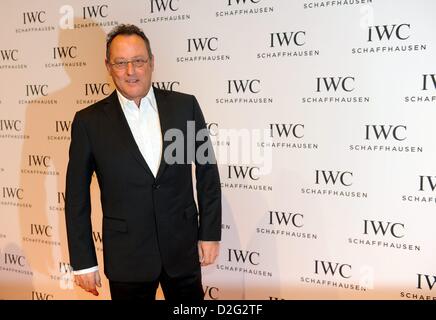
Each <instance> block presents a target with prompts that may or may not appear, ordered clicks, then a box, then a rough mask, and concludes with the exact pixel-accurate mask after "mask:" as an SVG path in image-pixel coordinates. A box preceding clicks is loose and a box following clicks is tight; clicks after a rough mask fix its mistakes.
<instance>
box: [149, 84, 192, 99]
mask: <svg viewBox="0 0 436 320" xmlns="http://www.w3.org/2000/svg"><path fill="white" fill-rule="evenodd" d="M153 90H154V93H155V96H156V99H158V98H159V97H161V98H167V99H170V100H179V101H180V100H182V101H192V99H194V98H195V97H194V95H192V94H189V93H184V92H179V91H174V90H166V89H160V88H156V87H153Z"/></svg>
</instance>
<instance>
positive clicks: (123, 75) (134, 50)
mask: <svg viewBox="0 0 436 320" xmlns="http://www.w3.org/2000/svg"><path fill="white" fill-rule="evenodd" d="M137 59H142V60H145V61H147V62H146V63H145V64H144V65H143V66H141V67H135V66H134V65H133V63H128V64H127V65H126V67H125V68H121V69H120V68H117V67H116V66H114V65H112V64H113V63H117V62H123V61H133V60H137ZM106 67H107V70H108V71H109V74H110V75H111V77H112V79H113V81H114V83H115V86H116V87H117V89H118V91H120V92H121V94H122V95H123V96H124V97H126V98H127V99H129V100H133V101H135V102H136V104H137V105H139V102H140V101H141V98H143V97H145V96H146V95H147V93H148V91H149V90H150V86H151V74H152V73H153V69H154V57H153V56H151V57H149V56H148V51H147V47H146V45H145V42H144V40H143V39H142V38H141V37H139V36H137V35H118V36H116V37H115V38H114V39H113V40H112V43H111V45H110V49H109V61H106Z"/></svg>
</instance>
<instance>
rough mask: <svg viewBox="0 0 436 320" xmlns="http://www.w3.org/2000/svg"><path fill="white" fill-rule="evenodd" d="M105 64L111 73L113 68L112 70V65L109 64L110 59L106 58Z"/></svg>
mask: <svg viewBox="0 0 436 320" xmlns="http://www.w3.org/2000/svg"><path fill="white" fill-rule="evenodd" d="M104 64H105V66H106V69H107V72H109V73H110V72H111V70H110V68H111V65H110V64H109V61H108V60H107V59H104Z"/></svg>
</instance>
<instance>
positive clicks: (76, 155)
mask: <svg viewBox="0 0 436 320" xmlns="http://www.w3.org/2000/svg"><path fill="white" fill-rule="evenodd" d="M94 167H95V165H94V157H93V155H92V149H91V143H90V140H89V137H88V134H87V132H86V128H85V124H84V123H83V120H81V118H80V113H76V115H75V116H74V120H73V123H72V128H71V143H70V150H69V162H68V168H67V176H66V191H65V220H66V227H67V238H68V249H69V254H70V264H71V266H72V267H73V270H80V269H86V268H90V267H93V266H96V265H97V258H96V254H95V247H94V241H93V237H92V224H91V196H90V190H89V187H90V184H91V178H92V174H93V172H94Z"/></svg>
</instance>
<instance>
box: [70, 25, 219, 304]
mask: <svg viewBox="0 0 436 320" xmlns="http://www.w3.org/2000/svg"><path fill="white" fill-rule="evenodd" d="M106 67H107V69H108V72H109V74H110V75H111V77H112V79H113V81H114V83H115V86H116V90H115V91H114V92H113V93H112V94H111V95H110V96H108V97H107V98H105V99H103V100H101V101H99V102H97V103H96V104H94V105H92V106H90V107H88V108H85V109H83V110H81V111H79V112H77V113H76V115H75V117H74V120H73V124H72V133H71V145H70V153H69V155H70V159H69V163H68V170H67V181H66V198H65V202H66V203H65V213H66V224H67V235H68V247H69V254H70V263H71V265H72V267H73V269H74V274H75V282H76V283H77V284H78V285H79V286H81V287H82V288H83V289H85V290H86V291H88V292H91V293H93V294H94V295H98V291H97V288H96V286H101V283H100V276H99V271H98V266H97V259H96V253H95V248H94V242H93V237H92V226H91V203H90V191H89V186H90V182H91V177H92V174H93V173H94V172H95V173H96V176H97V179H98V183H99V187H100V192H101V203H102V209H103V249H104V253H103V256H104V271H105V274H106V276H107V278H108V279H109V284H110V290H111V296H112V299H145V300H154V299H155V294H156V289H157V287H158V285H159V283H160V284H161V287H162V290H163V292H164V295H165V298H166V299H167V300H173V301H174V300H189V301H198V300H202V299H203V296H204V294H203V289H202V284H201V266H206V265H209V264H211V263H213V262H214V261H215V259H216V257H217V256H218V252H219V241H220V240H221V189H220V179H219V174H218V168H217V165H216V161H215V159H214V154H213V149H212V147H211V142H210V137H209V136H208V135H207V133H205V132H207V130H206V124H205V120H204V118H203V115H202V112H201V110H200V107H199V105H198V102H197V100H196V99H195V97H194V96H191V95H187V94H182V93H177V92H171V91H165V90H159V89H157V88H153V87H152V86H151V76H152V72H153V68H154V57H153V55H152V52H151V48H150V43H149V41H148V39H147V37H146V36H145V35H144V33H143V32H142V30H140V29H139V28H138V27H136V26H133V25H120V26H118V27H116V28H115V29H114V30H112V32H111V33H109V35H108V37H107V46H106ZM190 128H192V129H193V130H195V132H194V133H195V134H198V136H200V137H202V138H199V139H197V138H194V137H193V134H192V132H191V133H189V130H190ZM173 138H176V139H175V140H174V141H173V140H172V139H173ZM194 140H195V141H194ZM176 142H177V143H176ZM174 145H176V147H174ZM190 149H192V150H191V151H193V152H195V156H193V152H189V151H190ZM200 151H201V152H200ZM192 162H194V163H195V176H196V191H197V202H198V209H197V206H196V203H195V200H194V195H193V184H192V167H191V163H192Z"/></svg>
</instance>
